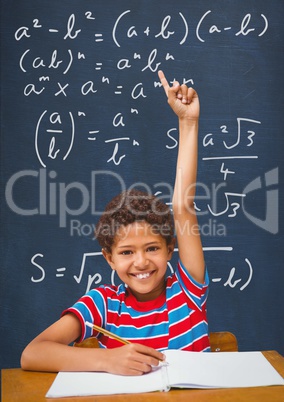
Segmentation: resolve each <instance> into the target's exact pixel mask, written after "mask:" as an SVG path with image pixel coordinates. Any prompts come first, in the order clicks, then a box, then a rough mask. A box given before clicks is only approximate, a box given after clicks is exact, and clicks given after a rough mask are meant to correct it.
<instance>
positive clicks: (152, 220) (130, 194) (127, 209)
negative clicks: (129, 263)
mask: <svg viewBox="0 0 284 402" xmlns="http://www.w3.org/2000/svg"><path fill="white" fill-rule="evenodd" d="M136 221H140V222H141V221H145V222H147V223H149V224H150V225H151V226H152V230H153V232H154V233H157V234H160V235H161V236H162V237H163V238H164V239H165V240H166V243H167V244H170V242H171V241H172V238H173V235H174V226H173V219H172V215H171V211H170V208H169V207H168V206H167V205H166V204H165V203H164V202H162V201H161V200H160V199H159V198H158V197H156V196H154V195H149V194H148V193H145V192H143V191H140V190H136V189H133V190H127V191H124V192H122V193H121V194H118V195H117V196H115V197H114V198H113V199H112V200H111V201H110V202H109V203H108V204H107V206H106V208H105V210H104V213H103V214H102V216H101V218H100V219H99V221H98V223H97V225H96V229H95V237H96V239H97V240H98V242H99V244H100V246H101V247H102V248H104V249H105V250H106V251H107V252H109V253H110V252H111V247H112V246H113V244H114V238H115V235H116V233H117V230H118V229H119V228H120V227H121V226H127V225H129V224H131V223H133V222H136Z"/></svg>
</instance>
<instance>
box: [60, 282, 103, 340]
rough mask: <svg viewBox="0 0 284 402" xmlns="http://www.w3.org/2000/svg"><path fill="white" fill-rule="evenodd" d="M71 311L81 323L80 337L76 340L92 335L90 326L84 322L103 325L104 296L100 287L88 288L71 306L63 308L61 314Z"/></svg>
mask: <svg viewBox="0 0 284 402" xmlns="http://www.w3.org/2000/svg"><path fill="white" fill-rule="evenodd" d="M67 313H72V314H74V315H75V316H76V317H77V318H78V319H79V321H80V324H81V337H80V338H79V339H78V342H82V341H83V340H84V339H86V338H89V337H90V336H92V335H93V330H92V328H90V327H88V326H86V322H87V321H88V322H90V323H91V324H96V325H99V326H100V327H103V326H104V325H105V319H106V318H105V317H106V297H105V294H104V291H103V289H102V288H98V289H93V290H90V291H89V292H88V293H86V294H85V295H84V296H82V297H81V298H80V299H79V300H78V301H77V302H76V303H75V304H74V305H73V306H72V307H70V308H68V309H66V310H64V311H63V312H62V316H63V315H65V314H67Z"/></svg>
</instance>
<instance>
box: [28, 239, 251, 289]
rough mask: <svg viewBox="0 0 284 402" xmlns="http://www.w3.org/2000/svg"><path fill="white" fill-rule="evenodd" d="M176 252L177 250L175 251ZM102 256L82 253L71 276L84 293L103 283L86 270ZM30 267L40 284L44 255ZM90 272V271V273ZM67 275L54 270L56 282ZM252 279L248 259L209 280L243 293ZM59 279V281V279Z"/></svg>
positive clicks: (35, 258)
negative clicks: (75, 270) (76, 271)
mask: <svg viewBox="0 0 284 402" xmlns="http://www.w3.org/2000/svg"><path fill="white" fill-rule="evenodd" d="M203 250H204V251H205V252H212V251H213V252H216V251H217V252H232V251H233V247H204V248H203ZM175 251H177V249H175ZM101 256H102V253H101V252H100V251H98V252H91V253H84V254H83V257H82V261H81V266H80V269H79V272H78V274H77V275H73V279H74V281H75V282H76V284H78V285H79V284H81V283H82V284H84V286H85V293H87V292H88V291H89V290H90V289H92V288H93V287H96V286H99V285H102V284H104V283H105V281H104V280H103V276H102V275H101V273H99V272H94V271H93V270H90V269H89V268H88V260H91V261H94V259H95V260H96V259H98V258H99V257H101ZM31 265H32V267H33V268H32V269H33V274H32V276H31V278H30V279H31V282H33V283H40V282H43V281H44V280H45V278H46V269H45V268H44V255H43V254H41V253H36V254H34V255H33V256H32V258H31ZM96 265H98V264H96V263H93V264H92V266H96ZM168 268H169V270H170V271H171V272H172V273H173V272H174V269H173V267H172V265H171V263H170V262H168ZM48 271H49V272H48V274H51V272H50V268H49V269H48ZM90 271H92V272H91V273H90ZM66 273H67V268H66V267H58V268H55V273H53V274H52V275H55V277H56V278H58V280H61V279H62V278H64V276H65V274H66ZM252 277H253V266H252V263H251V261H250V260H249V259H248V258H244V261H243V263H242V264H241V265H240V266H238V267H230V268H229V272H228V270H226V273H223V274H222V275H220V276H214V277H212V278H211V277H210V280H211V282H212V283H214V284H216V285H217V284H220V285H222V286H225V287H227V286H228V287H229V288H231V289H236V290H240V291H243V290H244V289H245V288H246V287H247V286H248V285H249V284H250V282H251V280H252ZM59 278H60V279H59ZM111 284H112V285H118V283H117V278H116V277H115V271H113V272H112V274H111Z"/></svg>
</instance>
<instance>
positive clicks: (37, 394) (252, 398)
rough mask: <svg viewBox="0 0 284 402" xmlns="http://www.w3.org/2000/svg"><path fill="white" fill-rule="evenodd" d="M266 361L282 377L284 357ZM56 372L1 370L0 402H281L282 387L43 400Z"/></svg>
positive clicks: (283, 397) (273, 354)
mask: <svg viewBox="0 0 284 402" xmlns="http://www.w3.org/2000/svg"><path fill="white" fill-rule="evenodd" d="M263 354H264V356H265V357H266V358H267V360H268V361H269V362H270V363H271V364H272V365H273V367H274V368H275V369H276V370H277V371H278V372H279V374H281V375H282V376H283V377H284V358H283V357H282V356H281V355H280V354H279V353H277V352H275V351H266V352H263ZM55 377H56V373H40V372H29V371H23V370H21V369H4V370H2V402H42V401H50V402H87V401H93V402H96V401H100V402H110V401H111V402H128V401H135V402H160V401H170V402H173V401H175V402H176V401H177V402H183V401H186V402H188V400H189V399H190V402H195V401H197V402H208V401H210V402H220V401H222V402H225V401H244V402H267V401H269V402H276V401H277V402H283V401H284V386H272V387H257V388H231V389H209V390H198V389H187V390H186V389H172V390H170V391H169V392H152V393H147V394H131V395H105V396H101V395H99V396H85V397H72V398H49V399H46V398H45V394H46V392H47V391H48V389H49V387H50V386H51V384H52V382H53V380H54V379H55Z"/></svg>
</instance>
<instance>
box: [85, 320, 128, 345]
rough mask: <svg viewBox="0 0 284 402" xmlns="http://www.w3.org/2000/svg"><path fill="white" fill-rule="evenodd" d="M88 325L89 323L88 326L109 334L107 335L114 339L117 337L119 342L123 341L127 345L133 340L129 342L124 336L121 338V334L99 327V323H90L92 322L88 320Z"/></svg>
mask: <svg viewBox="0 0 284 402" xmlns="http://www.w3.org/2000/svg"><path fill="white" fill-rule="evenodd" d="M86 325H87V326H88V327H90V328H93V329H95V330H96V331H98V332H100V333H101V334H104V335H107V336H109V337H110V338H112V339H116V340H117V341H118V342H121V343H123V344H124V345H127V344H129V343H131V342H129V341H128V340H127V339H123V338H121V337H120V336H118V335H115V334H113V333H112V332H110V331H107V330H106V329H104V328H101V327H99V326H98V325H95V324H92V323H90V322H88V321H86Z"/></svg>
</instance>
